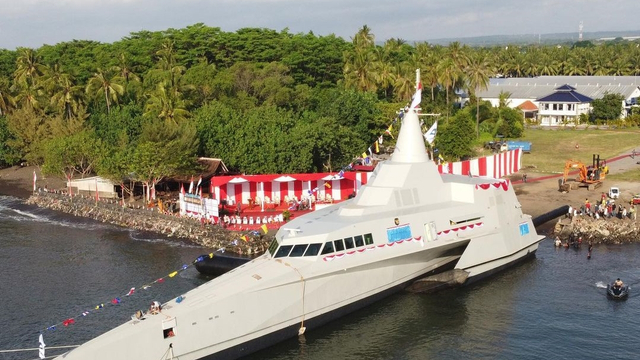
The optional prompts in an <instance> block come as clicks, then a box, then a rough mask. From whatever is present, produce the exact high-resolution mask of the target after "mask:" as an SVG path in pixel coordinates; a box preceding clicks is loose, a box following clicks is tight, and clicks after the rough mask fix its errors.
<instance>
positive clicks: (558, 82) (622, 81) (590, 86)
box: [478, 76, 640, 99]
mask: <svg viewBox="0 0 640 360" xmlns="http://www.w3.org/2000/svg"><path fill="white" fill-rule="evenodd" d="M563 85H569V86H570V87H572V88H574V89H575V90H576V91H578V92H579V93H581V94H583V95H585V96H587V97H590V98H592V99H600V98H602V97H603V96H604V95H605V94H606V93H613V94H620V95H622V96H623V97H624V98H625V99H629V97H631V96H632V95H633V92H634V91H635V90H636V89H638V88H639V87H640V77H638V76H540V77H535V78H495V79H490V80H489V87H488V88H487V90H483V91H480V92H479V93H478V96H479V97H481V98H485V99H487V98H496V99H497V98H498V97H499V95H500V93H501V92H508V93H510V94H511V96H510V98H511V99H538V98H540V97H543V96H546V95H548V94H550V93H552V92H554V90H556V89H557V88H558V87H559V86H563Z"/></svg>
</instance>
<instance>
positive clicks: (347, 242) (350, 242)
mask: <svg viewBox="0 0 640 360" xmlns="http://www.w3.org/2000/svg"><path fill="white" fill-rule="evenodd" d="M344 245H345V246H346V247H347V249H353V238H350V237H348V238H345V239H344Z"/></svg>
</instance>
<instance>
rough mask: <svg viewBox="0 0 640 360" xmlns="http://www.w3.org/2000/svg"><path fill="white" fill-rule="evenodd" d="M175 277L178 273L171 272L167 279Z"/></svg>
mask: <svg viewBox="0 0 640 360" xmlns="http://www.w3.org/2000/svg"><path fill="white" fill-rule="evenodd" d="M176 275H178V272H177V271H174V272H172V273H171V274H169V277H170V278H172V277H174V276H176Z"/></svg>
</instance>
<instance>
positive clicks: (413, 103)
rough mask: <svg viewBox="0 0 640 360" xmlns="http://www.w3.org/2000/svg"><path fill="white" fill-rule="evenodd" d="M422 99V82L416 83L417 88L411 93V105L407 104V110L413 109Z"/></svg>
mask: <svg viewBox="0 0 640 360" xmlns="http://www.w3.org/2000/svg"><path fill="white" fill-rule="evenodd" d="M421 101H422V83H421V82H419V83H418V89H416V93H415V94H414V95H413V98H412V99H411V106H409V111H411V110H414V109H416V108H417V107H418V105H420V102H421Z"/></svg>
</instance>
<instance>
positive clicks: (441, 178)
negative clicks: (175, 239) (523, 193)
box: [59, 106, 543, 360]
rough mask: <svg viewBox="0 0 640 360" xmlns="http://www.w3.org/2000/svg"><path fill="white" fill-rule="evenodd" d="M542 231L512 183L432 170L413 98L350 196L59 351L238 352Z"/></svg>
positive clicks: (480, 267)
mask: <svg viewBox="0 0 640 360" xmlns="http://www.w3.org/2000/svg"><path fill="white" fill-rule="evenodd" d="M542 239H543V236H540V235H538V234H537V233H536V230H535V227H534V225H533V223H532V220H531V217H530V216H529V215H525V214H523V213H522V210H521V207H520V204H519V203H518V199H517V198H516V195H515V192H514V190H513V187H512V186H511V184H510V183H509V181H506V180H500V179H493V178H488V177H471V176H466V175H465V176H461V175H452V174H442V175H441V174H440V173H439V172H438V170H437V167H436V165H435V164H434V162H433V161H431V160H430V159H429V157H428V155H427V152H426V148H425V142H424V138H423V135H422V131H421V129H420V124H419V120H418V114H417V110H416V109H414V106H412V107H410V108H409V110H408V111H406V113H405V114H404V116H403V118H402V124H401V128H400V132H399V135H398V140H397V145H396V148H395V151H394V153H393V155H392V156H391V158H390V159H389V160H387V161H384V162H381V163H380V164H378V166H377V167H376V169H375V170H374V173H373V175H372V177H371V179H370V181H369V182H368V183H367V184H366V185H364V186H363V187H362V188H361V189H360V191H359V192H358V194H357V195H356V197H355V198H353V199H349V200H346V201H344V202H340V203H337V204H334V205H331V206H328V207H326V208H323V209H320V210H317V211H315V212H312V213H308V214H306V215H303V216H300V217H298V218H295V219H293V220H292V221H290V222H289V223H287V224H285V225H284V226H283V227H281V228H280V229H279V230H278V232H277V234H276V236H275V240H274V241H273V242H272V243H271V245H270V246H269V249H268V251H267V252H266V253H265V254H263V255H262V256H260V257H258V258H256V259H253V260H251V261H250V262H248V263H245V264H243V265H241V266H239V267H237V268H234V269H233V270H231V271H229V272H227V273H225V274H223V275H221V276H219V277H217V278H215V279H213V280H211V281H209V282H207V283H205V284H203V285H201V286H199V287H197V288H195V289H193V290H191V291H189V292H187V293H185V294H183V295H181V296H180V297H178V298H177V299H175V300H171V301H169V302H167V303H165V304H162V306H161V309H160V310H159V312H158V314H155V315H153V314H150V313H147V314H144V315H143V316H139V317H133V318H132V319H131V320H130V321H128V322H126V323H125V324H123V325H120V326H119V327H117V328H115V329H113V330H111V331H108V332H107V333H105V334H103V335H101V336H99V337H97V338H95V339H93V340H90V341H89V342H87V343H85V344H83V345H81V346H79V347H78V348H76V349H74V350H72V351H70V352H68V353H65V354H63V355H61V356H60V357H59V359H68V360H72V359H82V360H85V359H93V360H102V359H104V360H111V359H119V360H126V359H131V360H134V359H135V360H145V359H149V360H158V359H172V358H174V359H180V360H190V359H235V358H238V357H242V356H244V355H248V354H250V353H252V352H255V351H257V350H260V349H263V348H266V347H268V346H270V345H273V344H275V343H277V342H280V341H282V340H285V339H287V338H291V337H295V336H297V335H300V334H303V333H304V332H305V331H310V330H312V329H314V328H316V327H318V326H320V325H322V324H324V323H326V322H328V321H331V320H334V319H337V318H340V317H342V316H344V315H345V314H347V313H350V312H352V311H355V310H357V309H359V308H362V307H364V306H366V305H369V304H371V303H373V302H375V301H377V300H379V299H381V298H383V297H386V296H388V295H390V294H392V293H394V292H397V291H400V290H402V289H406V288H409V289H410V290H413V291H430V290H432V289H439V288H442V287H445V286H455V285H465V284H469V283H471V282H473V281H475V280H478V279H481V278H483V277H486V276H488V275H490V274H493V273H495V272H497V271H499V270H502V269H505V268H507V267H508V266H510V265H513V264H515V263H516V262H518V261H521V260H523V259H525V258H527V257H529V256H532V255H533V254H535V251H536V250H537V248H538V244H539V242H540V241H541V240H542Z"/></svg>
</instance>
